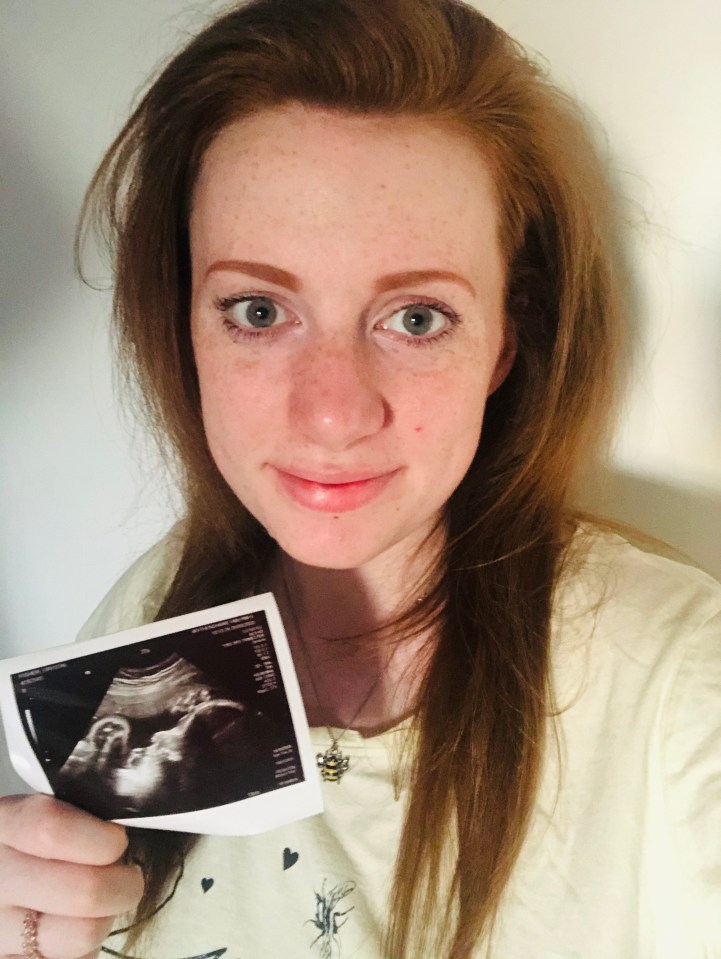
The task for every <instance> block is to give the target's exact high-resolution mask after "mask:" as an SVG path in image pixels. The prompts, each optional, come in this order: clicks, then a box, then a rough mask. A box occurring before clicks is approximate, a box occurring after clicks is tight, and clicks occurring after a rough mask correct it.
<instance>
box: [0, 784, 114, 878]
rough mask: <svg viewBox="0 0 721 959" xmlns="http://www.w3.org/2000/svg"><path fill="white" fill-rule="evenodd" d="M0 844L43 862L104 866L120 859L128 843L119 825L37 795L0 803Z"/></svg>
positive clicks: (5, 800)
mask: <svg viewBox="0 0 721 959" xmlns="http://www.w3.org/2000/svg"><path fill="white" fill-rule="evenodd" d="M0 843H3V844H4V845H6V846H12V847H13V848H14V849H18V850H20V851H21V852H25V853H28V854H29V855H31V856H39V857H41V858H43V859H64V860H68V861H70V862H79V863H86V864H87V865H93V866H104V865H107V864H108V863H111V862H116V860H118V859H119V858H120V856H122V854H123V852H124V851H125V848H126V846H127V844H128V839H127V835H126V832H125V829H124V828H123V826H120V825H119V824H118V823H115V822H104V821H103V820H102V819H97V818H96V817H95V816H91V815H90V813H87V812H84V811H83V810H82V809H76V808H75V807H74V806H70V805H68V804H67V803H64V802H61V801H60V800H59V799H56V798H55V797H54V796H45V795H42V794H40V793H38V794H37V795H34V796H7V797H5V798H4V799H1V800H0Z"/></svg>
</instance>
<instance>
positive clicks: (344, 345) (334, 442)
mask: <svg viewBox="0 0 721 959" xmlns="http://www.w3.org/2000/svg"><path fill="white" fill-rule="evenodd" d="M292 378H293V379H292V384H291V390H290V410H289V416H290V420H291V425H292V428H293V430H294V432H295V433H296V435H297V436H298V438H299V439H301V440H303V441H305V442H308V443H311V444H313V445H314V446H317V447H320V448H322V449H325V450H327V451H329V452H342V451H343V450H346V449H349V448H351V447H353V446H354V445H355V444H357V443H358V442H360V441H362V440H364V439H367V438H368V437H371V436H374V435H375V434H376V433H378V432H380V431H381V430H382V429H383V428H384V427H385V426H386V425H387V424H388V423H389V421H390V418H391V410H390V406H389V404H388V403H387V401H386V399H385V397H384V396H383V393H382V390H381V388H380V383H379V382H378V380H379V377H378V376H377V375H376V372H375V370H374V365H373V362H372V359H371V358H370V357H369V355H368V350H367V349H366V348H365V347H364V345H363V344H362V343H359V342H347V341H345V340H342V341H341V338H340V337H339V336H338V337H336V338H334V339H332V340H331V339H329V340H327V341H324V342H318V341H315V342H314V343H313V344H308V346H307V347H306V348H305V349H304V350H303V352H302V354H301V355H300V356H299V357H298V358H297V360H296V364H295V367H294V370H293V374H292Z"/></svg>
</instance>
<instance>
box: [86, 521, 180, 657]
mask: <svg viewBox="0 0 721 959" xmlns="http://www.w3.org/2000/svg"><path fill="white" fill-rule="evenodd" d="M183 540H184V535H183V528H182V524H178V525H176V526H174V527H173V529H171V531H170V532H169V533H168V534H167V535H166V536H164V537H163V539H161V540H160V541H159V542H158V543H156V544H155V545H154V546H152V547H151V548H150V549H149V550H148V551H147V552H146V553H143V555H142V556H140V557H139V558H138V559H137V560H136V561H135V562H134V563H133V565H132V566H130V568H129V569H127V570H126V571H125V572H124V573H123V575H122V576H121V577H120V579H119V580H118V581H117V582H116V583H115V585H114V586H112V587H111V589H110V590H109V592H108V593H107V594H106V596H105V597H104V598H103V599H102V600H101V602H100V603H99V605H98V606H97V607H96V609H95V610H94V611H93V613H92V614H91V615H90V617H89V618H88V620H87V621H86V623H85V624H84V625H83V627H82V629H81V630H80V632H79V633H78V637H77V638H78V639H79V640H84V639H94V638H95V637H97V636H107V635H109V634H110V633H117V632H120V631H121V630H124V629H131V628H132V627H133V626H142V625H143V624H145V623H149V622H152V620H153V619H154V618H155V615H156V613H157V612H158V609H159V608H160V605H161V603H162V601H163V598H164V597H165V595H166V593H167V591H168V589H169V588H170V584H171V582H172V580H173V577H174V576H175V573H176V570H177V568H178V563H179V562H180V555H181V552H182V547H183Z"/></svg>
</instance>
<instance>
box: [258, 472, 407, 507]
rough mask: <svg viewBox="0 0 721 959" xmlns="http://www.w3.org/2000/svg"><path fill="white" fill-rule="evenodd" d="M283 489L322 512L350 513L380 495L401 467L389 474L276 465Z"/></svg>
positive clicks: (293, 497)
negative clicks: (296, 470)
mask: <svg viewBox="0 0 721 959" xmlns="http://www.w3.org/2000/svg"><path fill="white" fill-rule="evenodd" d="M274 470H275V473H276V476H277V477H278V480H279V482H280V485H281V487H282V488H283V490H284V491H285V492H286V493H287V494H288V496H290V498H291V499H292V500H293V501H294V502H295V503H297V504H298V505H299V506H303V507H305V508H306V509H312V510H316V511H318V512H321V513H346V512H348V511H349V510H354V509H359V508H360V507H361V506H365V505H366V503H370V502H371V500H373V499H375V497H376V496H378V495H380V493H382V492H383V490H384V489H385V488H386V486H388V484H389V483H390V482H392V480H393V479H394V477H395V476H397V475H398V473H400V469H395V470H389V471H388V472H385V473H367V472H366V473H359V472H357V471H356V472H351V471H348V470H346V471H338V472H333V473H315V472H312V473H305V472H304V475H299V474H298V473H294V472H290V471H288V470H285V469H281V468H280V467H278V466H275V467H274Z"/></svg>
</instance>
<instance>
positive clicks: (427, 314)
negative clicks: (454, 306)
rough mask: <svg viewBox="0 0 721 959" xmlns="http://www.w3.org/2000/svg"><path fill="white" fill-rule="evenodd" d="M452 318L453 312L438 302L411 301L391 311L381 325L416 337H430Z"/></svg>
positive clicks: (440, 331) (441, 330)
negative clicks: (409, 304)
mask: <svg viewBox="0 0 721 959" xmlns="http://www.w3.org/2000/svg"><path fill="white" fill-rule="evenodd" d="M454 318H455V314H453V313H452V312H451V311H450V310H449V309H448V307H443V306H441V305H440V304H435V303H434V304H428V303H413V304H411V306H406V307H404V308H403V309H402V310H397V311H396V312H395V313H393V314H392V315H391V316H390V317H389V318H388V319H387V320H386V321H385V322H384V323H383V327H384V329H387V330H392V331H393V332H394V333H403V334H407V335H408V336H411V337H415V338H417V339H422V338H429V339H432V338H433V337H434V336H435V335H438V334H440V333H442V332H443V331H444V330H445V329H446V327H447V326H448V325H449V323H450V322H452V321H453V319H454Z"/></svg>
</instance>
